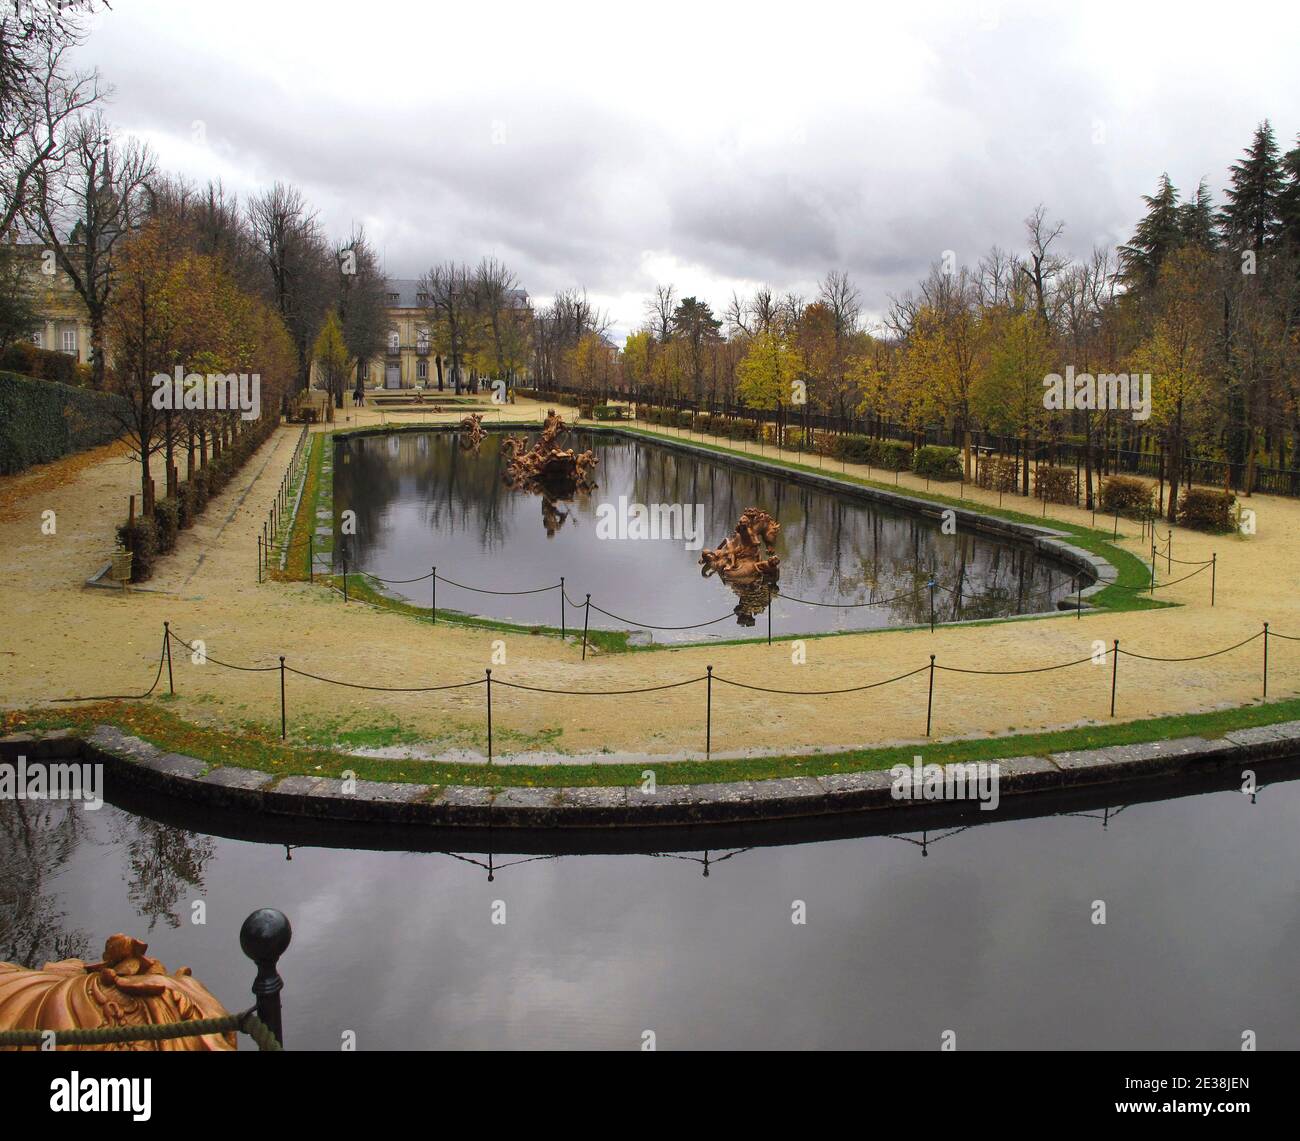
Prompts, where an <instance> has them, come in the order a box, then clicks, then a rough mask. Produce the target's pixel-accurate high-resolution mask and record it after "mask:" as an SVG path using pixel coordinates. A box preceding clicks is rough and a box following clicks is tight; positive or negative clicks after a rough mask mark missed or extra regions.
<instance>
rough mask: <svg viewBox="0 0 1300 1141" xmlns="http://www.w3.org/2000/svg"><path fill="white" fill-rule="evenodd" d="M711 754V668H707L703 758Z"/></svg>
mask: <svg viewBox="0 0 1300 1141" xmlns="http://www.w3.org/2000/svg"><path fill="white" fill-rule="evenodd" d="M712 754H713V667H712V666H709V674H708V680H707V682H706V693H705V706H704V757H705V760H707V759H708V758H709V757H710V756H712Z"/></svg>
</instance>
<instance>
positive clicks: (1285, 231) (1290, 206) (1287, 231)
mask: <svg viewBox="0 0 1300 1141" xmlns="http://www.w3.org/2000/svg"><path fill="white" fill-rule="evenodd" d="M1282 178H1283V183H1282V191H1281V193H1280V194H1279V195H1278V198H1277V212H1278V221H1279V222H1280V223H1281V229H1282V238H1283V241H1285V242H1286V243H1287V244H1288V245H1289V246H1290V247H1291V248H1292V249H1293V250H1296V251H1300V138H1297V139H1296V145H1295V146H1293V147H1292V148H1291V149H1290V150H1289V151H1287V152H1286V154H1284V155H1283V156H1282Z"/></svg>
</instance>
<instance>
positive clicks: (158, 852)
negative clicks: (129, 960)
mask: <svg viewBox="0 0 1300 1141" xmlns="http://www.w3.org/2000/svg"><path fill="white" fill-rule="evenodd" d="M114 833H115V834H114V839H115V840H116V841H117V842H118V843H119V844H120V845H121V846H122V847H123V848H124V849H125V851H126V859H127V867H128V871H129V875H128V876H126V877H124V878H126V881H127V899H128V900H130V902H131V905H132V906H133V907H134V908H135V909H136V913H137V914H138V915H141V916H144V917H147V918H148V920H149V930H150V931H152V930H153V928H154V925H155V924H156V923H157V922H158V920H159V919H163V920H164V921H165V922H166V923H167V926H168V927H179V926H180V924H181V917H180V915H178V914H177V910H176V909H177V904H178V903H179V902H180V900H181V897H182V895H185V894H188V893H189V890H190V889H192V888H197V889H198V891H199V892H200V893H202V891H203V871H204V868H205V867H206V865H207V862H208V861H209V860H210V859H212V856H213V853H214V852H215V851H216V841H215V840H213V839H212V837H211V836H202V835H197V834H195V833H193V832H186V831H185V830H183V829H181V828H173V827H171V826H170V825H167V824H159V823H158V822H157V821H154V820H149V819H147V818H146V817H143V816H127V815H125V814H118V815H115V816H114Z"/></svg>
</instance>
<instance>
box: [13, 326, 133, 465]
mask: <svg viewBox="0 0 1300 1141" xmlns="http://www.w3.org/2000/svg"><path fill="white" fill-rule="evenodd" d="M33 351H34V352H40V351H41V350H39V349H33ZM55 355H56V356H62V355H63V354H61V353H56V354H55ZM65 359H67V360H71V359H72V358H71V357H66V358H65ZM126 413H127V403H126V401H125V400H123V399H122V398H121V397H120V396H114V395H112V394H110V393H107V392H95V391H92V390H90V389H85V388H73V387H72V386H71V385H67V384H60V383H58V382H56V381H52V380H33V379H32V378H31V377H27V376H18V375H16V374H14V373H8V372H0V474H3V475H12V474H13V473H14V472H19V471H22V470H23V469H24V468H26V467H30V466H31V465H32V464H40V463H49V462H50V461H51V460H57V459H58V458H59V457H60V456H66V455H69V454H70V453H72V452H80V451H84V450H85V449H86V448H94V447H98V446H99V445H100V444H107V443H110V442H111V441H113V440H115V439H117V437H118V436H119V435H121V432H122V424H121V419H122V418H124V417H125V416H126Z"/></svg>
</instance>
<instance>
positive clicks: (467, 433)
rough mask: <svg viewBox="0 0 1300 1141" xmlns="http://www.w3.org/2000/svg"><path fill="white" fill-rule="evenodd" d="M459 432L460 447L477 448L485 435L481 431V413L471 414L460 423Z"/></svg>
mask: <svg viewBox="0 0 1300 1141" xmlns="http://www.w3.org/2000/svg"><path fill="white" fill-rule="evenodd" d="M460 431H461V437H460V446H461V447H462V448H477V447H478V446H479V444H481V443H482V442H483V437H484V436H486V435H487V433H486V432H484V431H483V413H481V412H471V413H470V414H469V415H468V416H466V417H465V419H463V420H462V421H461V422H460Z"/></svg>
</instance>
